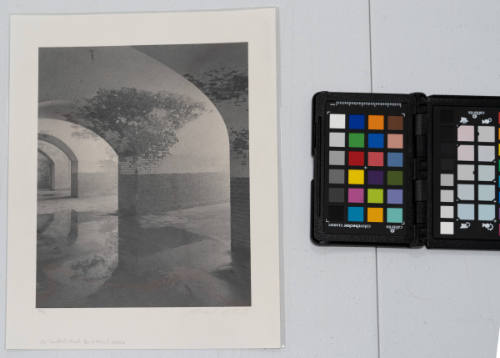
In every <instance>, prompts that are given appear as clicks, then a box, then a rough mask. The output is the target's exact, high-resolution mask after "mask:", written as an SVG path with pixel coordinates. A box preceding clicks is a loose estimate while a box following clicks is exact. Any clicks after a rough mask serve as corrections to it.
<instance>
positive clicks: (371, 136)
mask: <svg viewBox="0 0 500 358" xmlns="http://www.w3.org/2000/svg"><path fill="white" fill-rule="evenodd" d="M368 148H384V135H383V134H379V133H368Z"/></svg>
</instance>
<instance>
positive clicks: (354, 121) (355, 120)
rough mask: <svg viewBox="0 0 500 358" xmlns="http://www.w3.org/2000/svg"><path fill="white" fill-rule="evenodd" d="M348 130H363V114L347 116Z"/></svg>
mask: <svg viewBox="0 0 500 358" xmlns="http://www.w3.org/2000/svg"><path fill="white" fill-rule="evenodd" d="M349 129H365V115H364V114H350V115H349Z"/></svg>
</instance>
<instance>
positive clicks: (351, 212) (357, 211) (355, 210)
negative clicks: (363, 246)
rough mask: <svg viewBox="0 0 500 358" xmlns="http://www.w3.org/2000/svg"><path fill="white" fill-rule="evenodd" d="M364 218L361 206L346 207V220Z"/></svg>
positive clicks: (354, 220)
mask: <svg viewBox="0 0 500 358" xmlns="http://www.w3.org/2000/svg"><path fill="white" fill-rule="evenodd" d="M364 218H365V210H364V208H363V207H362V206H348V207H347V221H350V222H363V221H364Z"/></svg>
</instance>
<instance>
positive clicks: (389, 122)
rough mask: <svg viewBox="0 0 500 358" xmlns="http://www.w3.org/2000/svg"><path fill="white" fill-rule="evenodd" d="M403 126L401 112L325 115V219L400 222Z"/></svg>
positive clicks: (374, 223)
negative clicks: (327, 117)
mask: <svg viewBox="0 0 500 358" xmlns="http://www.w3.org/2000/svg"><path fill="white" fill-rule="evenodd" d="M404 127H405V125H404V116H402V115H386V114H382V113H331V114H330V123H329V130H330V134H329V139H330V142H329V145H328V147H329V156H328V163H329V169H328V185H329V187H330V189H334V190H331V191H329V197H328V218H329V220H330V221H333V222H346V223H366V224H370V225H377V224H393V225H401V224H404V210H403V203H404V191H403V183H404V175H403V167H404V164H405V163H404V154H403V153H404V147H405V140H404ZM385 230H387V229H385Z"/></svg>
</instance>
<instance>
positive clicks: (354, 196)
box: [347, 188, 365, 203]
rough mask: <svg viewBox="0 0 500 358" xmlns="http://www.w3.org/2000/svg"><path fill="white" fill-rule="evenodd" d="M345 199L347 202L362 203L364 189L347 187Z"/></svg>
mask: <svg viewBox="0 0 500 358" xmlns="http://www.w3.org/2000/svg"><path fill="white" fill-rule="evenodd" d="M347 201H348V202H349V203H363V202H364V201H365V189H362V188H349V189H348V190H347Z"/></svg>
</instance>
